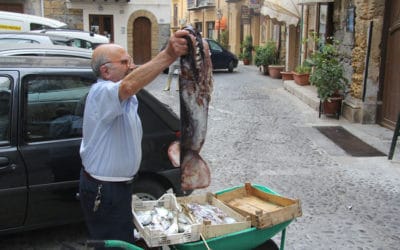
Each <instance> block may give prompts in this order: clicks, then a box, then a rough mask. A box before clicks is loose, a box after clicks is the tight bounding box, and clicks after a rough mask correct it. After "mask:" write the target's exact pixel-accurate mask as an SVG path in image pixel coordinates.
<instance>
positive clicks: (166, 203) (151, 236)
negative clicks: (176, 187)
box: [132, 194, 202, 247]
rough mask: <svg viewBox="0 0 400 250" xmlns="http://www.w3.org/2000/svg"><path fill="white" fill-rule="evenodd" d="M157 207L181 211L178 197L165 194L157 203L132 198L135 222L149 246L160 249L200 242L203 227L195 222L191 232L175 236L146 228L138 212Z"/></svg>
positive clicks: (135, 197)
mask: <svg viewBox="0 0 400 250" xmlns="http://www.w3.org/2000/svg"><path fill="white" fill-rule="evenodd" d="M155 206H161V207H165V208H167V209H170V210H174V211H176V210H179V211H180V209H181V207H180V206H179V205H178V204H177V202H176V197H175V196H174V195H173V194H164V195H163V196H162V197H161V198H160V199H158V200H156V201H142V200H140V199H139V198H138V197H137V196H134V197H133V198H132V213H133V222H134V224H135V226H136V229H137V230H138V231H139V233H140V235H141V236H142V238H143V239H144V240H145V241H146V244H147V246H149V247H159V246H166V245H174V244H181V243H186V242H192V241H198V240H200V233H201V227H202V225H201V223H197V222H193V224H192V225H191V226H190V230H189V231H187V232H184V233H175V234H165V232H164V231H161V230H156V229H155V230H152V229H150V228H149V227H144V226H143V225H142V224H141V223H140V222H139V220H138V218H137V217H138V216H137V212H138V211H140V210H144V211H146V210H151V209H153V208H154V207H155Z"/></svg>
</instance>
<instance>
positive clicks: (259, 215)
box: [216, 183, 302, 228]
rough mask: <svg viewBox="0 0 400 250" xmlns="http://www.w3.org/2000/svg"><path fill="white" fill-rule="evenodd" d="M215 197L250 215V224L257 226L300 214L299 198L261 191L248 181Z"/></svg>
mask: <svg viewBox="0 0 400 250" xmlns="http://www.w3.org/2000/svg"><path fill="white" fill-rule="evenodd" d="M216 197H217V199H219V200H221V201H222V202H224V203H225V204H226V205H228V206H229V207H231V208H232V209H234V210H235V211H237V212H239V213H240V214H242V215H244V216H250V217H251V225H252V226H255V227H257V228H267V227H271V226H274V225H277V224H280V223H282V222H285V221H288V220H292V219H294V218H296V217H300V216H301V215H302V212H301V206H300V201H299V200H293V199H289V198H285V197H282V196H279V195H274V194H270V193H267V192H263V191H261V190H259V189H257V188H255V187H253V186H252V185H251V184H250V183H246V184H245V185H244V187H242V188H238V189H235V190H232V191H228V192H225V193H222V194H217V195H216Z"/></svg>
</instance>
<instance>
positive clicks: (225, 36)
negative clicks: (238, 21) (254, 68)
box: [218, 30, 229, 49]
mask: <svg viewBox="0 0 400 250" xmlns="http://www.w3.org/2000/svg"><path fill="white" fill-rule="evenodd" d="M218 42H219V44H221V46H222V47H224V48H225V49H228V44H229V33H228V31H227V30H223V31H221V34H220V37H219V39H218Z"/></svg>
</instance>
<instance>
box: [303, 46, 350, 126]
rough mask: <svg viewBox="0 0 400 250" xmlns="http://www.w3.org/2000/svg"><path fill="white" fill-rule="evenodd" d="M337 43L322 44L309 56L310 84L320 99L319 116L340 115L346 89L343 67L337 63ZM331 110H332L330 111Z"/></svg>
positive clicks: (346, 83) (346, 81) (346, 82)
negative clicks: (311, 71) (310, 68)
mask: <svg viewBox="0 0 400 250" xmlns="http://www.w3.org/2000/svg"><path fill="white" fill-rule="evenodd" d="M338 44H339V43H338V41H336V40H333V41H332V43H325V44H323V45H322V46H321V47H320V48H319V49H318V50H317V51H315V52H314V53H313V54H312V55H311V60H310V61H311V64H312V66H313V67H314V70H313V73H312V75H311V77H310V83H311V84H312V85H314V86H315V87H316V88H317V93H318V97H319V98H320V101H321V102H320V114H321V112H322V113H324V114H331V115H337V118H339V114H340V113H341V103H342V100H343V98H344V93H345V91H346V89H347V87H348V80H347V78H345V77H344V67H343V65H342V64H341V63H340V61H339V56H340V54H339V51H338V47H337V45H338ZM331 108H334V110H332V109H331Z"/></svg>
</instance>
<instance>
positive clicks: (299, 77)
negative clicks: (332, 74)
mask: <svg viewBox="0 0 400 250" xmlns="http://www.w3.org/2000/svg"><path fill="white" fill-rule="evenodd" d="M293 79H294V81H295V83H297V84H298V85H302V86H303V85H309V84H310V82H309V79H310V74H298V73H296V72H294V73H293Z"/></svg>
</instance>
